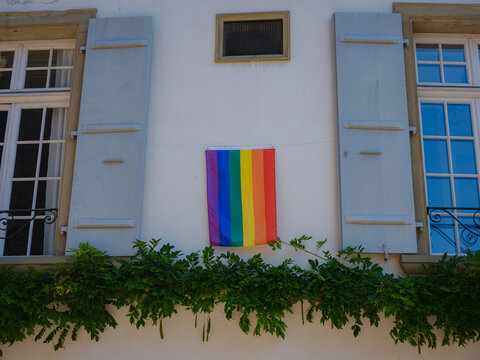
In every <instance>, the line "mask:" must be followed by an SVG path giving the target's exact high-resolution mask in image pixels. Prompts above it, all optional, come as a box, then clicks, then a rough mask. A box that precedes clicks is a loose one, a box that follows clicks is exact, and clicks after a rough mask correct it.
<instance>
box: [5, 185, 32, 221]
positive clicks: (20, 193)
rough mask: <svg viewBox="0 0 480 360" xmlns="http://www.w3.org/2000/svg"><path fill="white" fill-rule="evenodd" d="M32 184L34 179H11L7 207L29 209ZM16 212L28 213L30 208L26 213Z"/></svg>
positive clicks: (23, 213)
mask: <svg viewBox="0 0 480 360" xmlns="http://www.w3.org/2000/svg"><path fill="white" fill-rule="evenodd" d="M34 185H35V182H34V181H13V182H12V193H11V195H10V208H9V209H31V208H32V203H33V188H34ZM17 214H19V215H29V214H30V210H29V211H28V212H26V213H25V212H22V213H17Z"/></svg>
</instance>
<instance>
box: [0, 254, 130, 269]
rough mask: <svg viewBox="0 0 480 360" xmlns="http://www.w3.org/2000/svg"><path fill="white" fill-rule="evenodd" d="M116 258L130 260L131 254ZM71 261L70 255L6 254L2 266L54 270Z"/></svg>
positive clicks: (115, 257)
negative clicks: (56, 266)
mask: <svg viewBox="0 0 480 360" xmlns="http://www.w3.org/2000/svg"><path fill="white" fill-rule="evenodd" d="M112 258H113V259H114V260H117V259H123V260H129V259H130V256H112ZM69 261H71V257H70V256H4V257H0V266H2V265H6V266H13V267H14V270H15V271H27V270H28V269H29V268H33V269H35V270H53V269H54V268H55V265H57V264H60V263H63V262H69Z"/></svg>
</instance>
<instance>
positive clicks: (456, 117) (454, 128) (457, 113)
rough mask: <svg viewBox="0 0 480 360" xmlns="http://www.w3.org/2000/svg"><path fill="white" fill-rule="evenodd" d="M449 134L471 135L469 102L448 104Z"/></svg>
mask: <svg viewBox="0 0 480 360" xmlns="http://www.w3.org/2000/svg"><path fill="white" fill-rule="evenodd" d="M447 112H448V126H449V130H450V136H472V134H473V133H472V120H471V115H470V105H469V104H448V105H447Z"/></svg>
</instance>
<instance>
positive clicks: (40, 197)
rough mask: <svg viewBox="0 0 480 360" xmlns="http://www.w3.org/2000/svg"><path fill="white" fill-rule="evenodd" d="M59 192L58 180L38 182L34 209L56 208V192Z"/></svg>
mask: <svg viewBox="0 0 480 360" xmlns="http://www.w3.org/2000/svg"><path fill="white" fill-rule="evenodd" d="M59 190H60V181H59V180H46V181H45V180H44V181H42V180H40V181H39V182H38V188H37V201H36V203H35V208H37V209H45V208H48V209H51V208H56V207H57V206H58V192H59Z"/></svg>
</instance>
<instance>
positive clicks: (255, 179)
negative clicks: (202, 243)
mask: <svg viewBox="0 0 480 360" xmlns="http://www.w3.org/2000/svg"><path fill="white" fill-rule="evenodd" d="M205 156H206V160H207V200H208V228H209V232H210V244H211V245H216V246H254V245H263V244H268V243H269V242H270V241H272V240H273V241H276V240H277V213H276V200H275V149H253V150H251V149H250V150H243V149H242V150H206V151H205Z"/></svg>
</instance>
